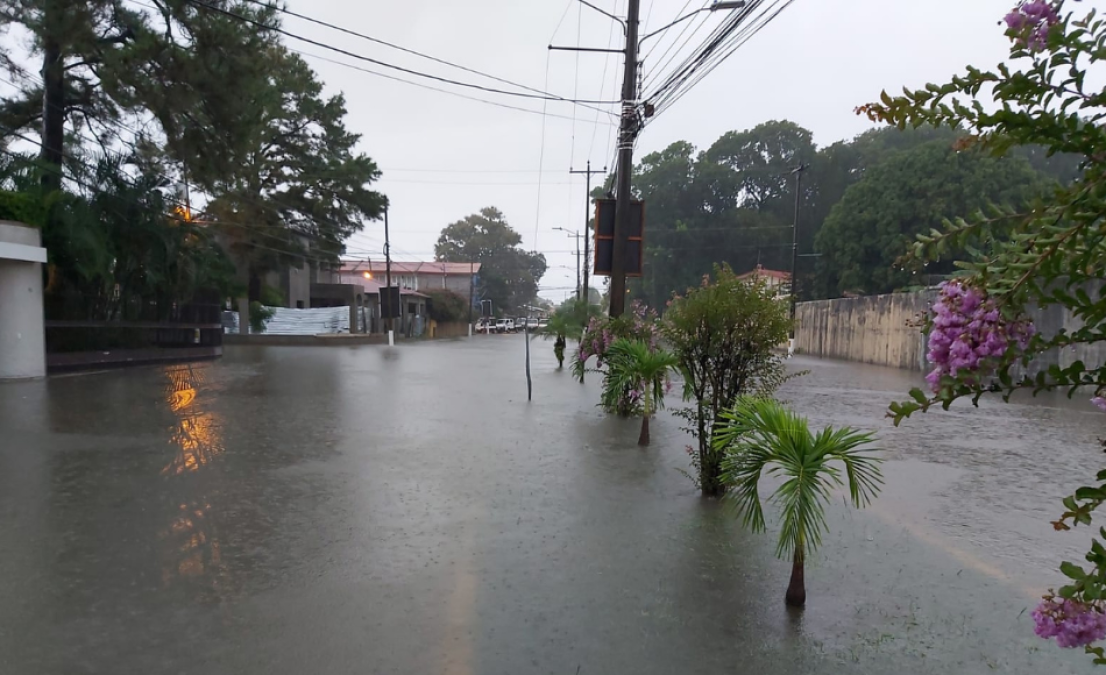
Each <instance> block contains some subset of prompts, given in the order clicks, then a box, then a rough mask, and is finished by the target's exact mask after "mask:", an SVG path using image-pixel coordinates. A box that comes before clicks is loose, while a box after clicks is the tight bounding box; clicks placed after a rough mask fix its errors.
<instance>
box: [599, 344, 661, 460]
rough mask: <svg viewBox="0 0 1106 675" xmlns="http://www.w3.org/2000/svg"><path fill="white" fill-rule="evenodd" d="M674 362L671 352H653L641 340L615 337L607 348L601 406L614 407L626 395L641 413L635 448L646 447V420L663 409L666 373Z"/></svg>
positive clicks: (647, 430) (647, 425)
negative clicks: (639, 432)
mask: <svg viewBox="0 0 1106 675" xmlns="http://www.w3.org/2000/svg"><path fill="white" fill-rule="evenodd" d="M676 363H677V361H676V356H675V354H673V353H672V352H668V351H665V350H663V349H653V348H652V347H650V346H649V344H648V343H646V342H643V341H641V340H627V339H626V338H619V339H618V340H615V341H614V343H612V344H611V346H610V347H609V348H608V349H607V373H606V379H605V381H604V383H603V406H604V407H607V408H610V407H617V406H618V405H619V404H620V399H621V398H622V396H623V393H622V392H624V391H627V390H628V391H629V392H630V394H629V399H630V403H631V404H632V405H633V406H634V407H635V408H638V409H640V411H641V434H640V435H639V436H638V441H637V444H638V445H649V418H650V417H651V416H652V415H653V413H654V412H656V411H657V409H658V408H660V407H663V406H664V394H665V392H666V391H667V390H668V388H669V386H670V382H669V379H668V373H669V371H670V370H672V369H673V368H675V367H676Z"/></svg>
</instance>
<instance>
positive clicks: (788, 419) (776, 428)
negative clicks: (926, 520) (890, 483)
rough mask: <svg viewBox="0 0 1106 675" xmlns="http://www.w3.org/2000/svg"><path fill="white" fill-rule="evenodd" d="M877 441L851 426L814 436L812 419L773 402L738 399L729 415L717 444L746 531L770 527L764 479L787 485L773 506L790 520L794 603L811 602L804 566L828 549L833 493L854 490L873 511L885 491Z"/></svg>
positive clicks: (783, 553)
mask: <svg viewBox="0 0 1106 675" xmlns="http://www.w3.org/2000/svg"><path fill="white" fill-rule="evenodd" d="M874 440H875V439H874V436H873V435H872V434H871V433H865V432H860V431H856V430H854V429H851V428H849V427H842V428H840V429H834V428H832V427H826V428H825V429H823V430H822V431H819V432H818V433H817V434H814V433H811V431H810V429H809V427H808V425H807V421H806V419H805V418H803V417H802V416H800V415H797V414H795V413H794V412H792V411H790V410H787V409H786V408H784V407H783V406H782V405H780V404H779V403H778V402H776V401H773V400H770V399H762V398H751V397H742V398H738V399H737V401H736V402H735V403H734V405H733V407H732V408H730V409H728V410H726V411H724V412H723V413H722V415H721V419H720V420H719V426H718V429H717V430H716V431H715V435H714V439H713V443H714V447H715V450H718V451H721V452H722V453H724V456H723V459H722V480H723V481H724V482H725V484H726V485H727V486H729V487H730V488H731V489H730V491H729V494H728V496H727V499H730V500H731V501H732V502H733V504H734V505H735V506H736V507H737V510H738V512H739V513H740V514H741V518H742V521H743V523H744V524H745V526H746V527H751V528H752V529H753V531H755V532H763V531H764V529H765V526H764V510H763V507H762V505H761V499H760V488H759V484H760V479H761V477H762V476H763V475H764V474H768V475H771V476H778V477H781V478H783V479H784V480H783V483H782V484H780V486H779V487H777V488H776V491H775V492H774V493H773V494H772V497H771V500H772V501H774V502H775V503H776V504H777V505H778V506H779V508H780V511H781V514H780V515H781V518H782V520H783V523H782V527H781V529H780V537H779V542H778V543H777V545H776V555H777V556H779V557H780V558H782V559H784V560H786V559H787V558H788V557H790V558H791V562H792V566H791V582H790V584H789V585H788V587H787V594H786V595H785V596H784V599H785V602H786V603H787V604H788V605H791V606H794V607H801V606H803V605H804V604H805V603H806V583H805V580H804V561H805V560H806V555H807V553H809V552H811V551H814V550H815V549H816V548H817V547H818V545H819V544H821V541H822V534H823V533H824V532H825V531H826V517H825V507H826V504H827V503H828V502H829V499H830V495H831V492H832V491H833V490H834V489H835V488H838V487H847V489H848V492H849V497H850V500H851V501H852V503H853V505H854V506H855V507H856V508H862V507H864V506H866V505H867V504H869V503H870V502H871V500H872V499H873V498H874V497H875V496H876V495H877V494H878V493H879V490H880V487H881V486H882V485H883V477H882V474H881V473H880V470H879V463H880V462H881V461H882V460H881V459H880V458H878V457H875V456H873V455H872V454H870V453H871V450H870V449H869V450H867V451H865V450H862V449H861V448H863V447H864V446H867V445H869V444H870V443H872V442H873V441H874ZM842 470H844V476H842Z"/></svg>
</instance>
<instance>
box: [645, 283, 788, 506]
mask: <svg viewBox="0 0 1106 675" xmlns="http://www.w3.org/2000/svg"><path fill="white" fill-rule="evenodd" d="M790 328H791V319H790V318H789V315H788V305H787V302H786V301H784V300H782V299H781V298H780V296H779V295H778V294H777V293H776V291H775V290H773V289H771V288H769V287H768V286H767V285H766V284H765V283H764V281H763V280H759V279H753V280H749V279H741V278H739V277H738V276H737V275H736V274H734V273H733V270H731V269H730V268H729V266H728V265H717V266H715V268H714V278H713V279H712V278H711V277H710V275H704V276H703V282H702V284H701V285H700V286H699V287H697V288H691V289H688V291H687V293H685V294H684V295H683V296H675V297H673V298H672V300H671V301H670V302H669V303H668V310H667V311H666V312H665V315H664V322H663V324H662V329H661V331H662V335H663V337H664V340H665V342H666V343H667V344H668V345H669V346H670V347H671V348H672V351H673V352H675V354H676V356H677V358H678V359H679V362H680V366H679V369H680V373H681V374H682V375H683V378H684V400H685V401H694V404H695V405H694V407H693V408H687V409H684V410H681V411H678V412H677V413H676V414H677V415H678V416H680V417H682V418H684V419H685V420H687V421H688V423H689V429H688V430H689V431H690V432H691V433H692V434H693V435H694V436H695V437H696V438H697V439H698V441H699V448H698V455H697V456H695V457H694V458H693V459H694V461H693V462H692V466H693V467H694V468H695V470H696V473H697V475H695V476H693V477H692V478H693V479H694V480H696V481H697V482H698V484H699V487H700V489H701V490H702V491H703V494H706V495H720V494H722V493H723V492H724V491H725V485H724V484H723V483H722V481H721V480H720V476H721V459H722V457H721V455H720V454H719V453H718V452H715V451H714V450H713V446H712V444H711V437H712V435H713V430H714V425H715V423H716V421H717V420H718V416H719V414H720V413H721V411H722V410H723V409H724V408H726V407H727V406H730V405H732V404H733V402H734V399H735V398H737V397H738V396H741V395H744V394H755V395H759V396H771V395H772V394H773V393H775V391H776V389H778V388H779V386H780V385H781V384H783V382H785V381H786V380H787V379H788V378H789V377H793V376H794V375H790V376H789V375H787V372H786V368H785V366H784V361H783V358H782V356H781V355H780V354H779V353H778V351H777V350H778V349H779V347H780V345H782V344H784V343H786V342H787V336H788V331H789V330H790Z"/></svg>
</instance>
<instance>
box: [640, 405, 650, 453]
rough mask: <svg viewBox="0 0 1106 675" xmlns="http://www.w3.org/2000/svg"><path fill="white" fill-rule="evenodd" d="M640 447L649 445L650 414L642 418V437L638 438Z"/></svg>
mask: <svg viewBox="0 0 1106 675" xmlns="http://www.w3.org/2000/svg"><path fill="white" fill-rule="evenodd" d="M637 444H638V445H649V413H648V412H646V413H645V414H644V415H642V416H641V435H639V436H638V437H637Z"/></svg>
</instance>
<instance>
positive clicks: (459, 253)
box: [434, 206, 548, 310]
mask: <svg viewBox="0 0 1106 675" xmlns="http://www.w3.org/2000/svg"><path fill="white" fill-rule="evenodd" d="M521 244H522V235H520V234H519V233H518V232H516V231H515V230H514V229H513V228H512V227H511V226H510V225H509V224H508V223H507V220H506V218H505V217H504V216H503V213H502V212H500V211H499V209H497V208H495V207H493V206H489V207H486V208H483V209H480V213H474V214H472V215H470V216H466V217H465V218H464V219H462V220H459V221H457V222H455V223H452V224H450V225H448V226H446V227H445V228H444V229H443V230H442V233H441V236H439V237H438V242H437V243H436V244H435V245H434V256H435V259H436V260H439V261H443V262H465V263H468V262H478V263H480V285H481V288H480V290H481V292H482V297H483V298H485V299H490V300H491V301H492V303H493V305H494V306H495V307H498V308H501V309H505V310H518V309H520V308H522V307H523V306H524V305H526V304H528V303H530V301H531V300H532V299H533V298H534V297H535V296H536V295H537V294H538V283H539V282H540V281H541V278H542V276H543V275H545V271H546V269H547V268H548V265H547V263H546V262H545V256H544V255H542V254H541V253H534V252H529V251H524V250H522V248H521Z"/></svg>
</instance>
